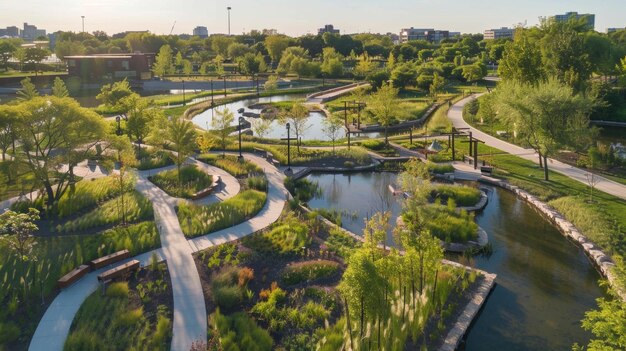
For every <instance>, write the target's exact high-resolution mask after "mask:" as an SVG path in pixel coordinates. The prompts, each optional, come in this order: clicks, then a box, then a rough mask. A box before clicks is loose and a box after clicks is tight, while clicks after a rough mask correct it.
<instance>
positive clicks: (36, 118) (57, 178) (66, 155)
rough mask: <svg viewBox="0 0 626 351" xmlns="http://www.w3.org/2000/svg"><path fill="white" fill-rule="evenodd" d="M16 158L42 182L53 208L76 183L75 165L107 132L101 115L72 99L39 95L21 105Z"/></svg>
mask: <svg viewBox="0 0 626 351" xmlns="http://www.w3.org/2000/svg"><path fill="white" fill-rule="evenodd" d="M18 108H19V110H20V111H19V114H20V118H19V119H18V120H17V121H16V123H15V128H16V136H17V138H16V139H17V140H16V141H17V142H19V144H20V145H21V146H22V147H21V148H17V149H16V153H15V154H16V155H15V157H16V158H17V159H18V160H19V162H22V163H24V164H25V165H26V166H27V167H28V168H29V170H30V171H31V172H32V173H33V175H34V177H35V178H36V179H37V180H38V181H39V182H40V183H41V184H42V186H43V187H44V190H45V192H46V197H47V200H46V204H47V206H48V208H49V209H51V208H53V207H54V206H55V204H56V201H58V200H59V199H60V198H61V196H62V195H63V193H64V192H65V191H66V190H67V187H68V186H69V185H70V184H71V183H73V182H74V181H75V180H74V167H75V166H76V164H77V163H78V162H80V161H82V160H84V159H86V158H87V157H88V156H89V155H90V153H92V152H93V150H94V148H95V146H96V145H97V144H98V143H99V142H101V141H102V140H103V139H104V137H105V135H106V127H105V124H104V121H103V120H102V117H100V116H99V115H97V114H96V113H95V112H93V111H91V110H89V109H86V108H83V107H81V106H80V105H79V104H78V102H76V101H75V100H73V99H70V98H57V97H54V96H47V97H36V98H33V99H31V100H28V101H24V102H22V103H20V104H19V105H18Z"/></svg>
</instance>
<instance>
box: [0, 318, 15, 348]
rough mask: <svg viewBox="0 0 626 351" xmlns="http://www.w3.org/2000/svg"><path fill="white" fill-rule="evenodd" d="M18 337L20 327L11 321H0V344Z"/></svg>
mask: <svg viewBox="0 0 626 351" xmlns="http://www.w3.org/2000/svg"><path fill="white" fill-rule="evenodd" d="M19 337H20V327H19V326H18V325H17V324H15V323H13V322H6V323H0V345H3V344H8V343H10V342H13V341H15V340H17V338H19Z"/></svg>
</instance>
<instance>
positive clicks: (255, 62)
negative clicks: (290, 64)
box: [237, 52, 266, 76]
mask: <svg viewBox="0 0 626 351" xmlns="http://www.w3.org/2000/svg"><path fill="white" fill-rule="evenodd" d="M237 62H238V63H239V68H240V69H241V73H243V74H247V75H249V76H254V75H255V74H258V73H260V72H263V71H265V69H266V67H265V60H264V59H263V55H261V54H256V55H255V54H253V53H251V52H249V53H247V54H245V55H243V56H242V57H240V58H239V60H238V61H237Z"/></svg>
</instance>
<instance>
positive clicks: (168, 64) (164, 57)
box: [152, 45, 174, 77]
mask: <svg viewBox="0 0 626 351" xmlns="http://www.w3.org/2000/svg"><path fill="white" fill-rule="evenodd" d="M173 55H174V54H173V52H172V48H171V47H170V46H169V45H163V46H162V47H161V49H160V50H159V54H158V55H157V57H156V61H155V62H154V66H153V67H152V71H153V72H154V74H156V75H157V76H159V77H163V76H164V75H166V74H172V73H174V56H173Z"/></svg>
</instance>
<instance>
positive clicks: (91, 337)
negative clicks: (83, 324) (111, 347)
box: [63, 331, 108, 351]
mask: <svg viewBox="0 0 626 351" xmlns="http://www.w3.org/2000/svg"><path fill="white" fill-rule="evenodd" d="M107 349H108V348H107V345H106V344H105V343H104V340H103V339H101V338H100V337H99V336H98V335H97V334H96V333H92V332H88V331H81V332H80V333H70V335H69V336H68V337H67V340H65V345H64V346H63V350H65V351H83V350H94V351H99V350H107Z"/></svg>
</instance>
